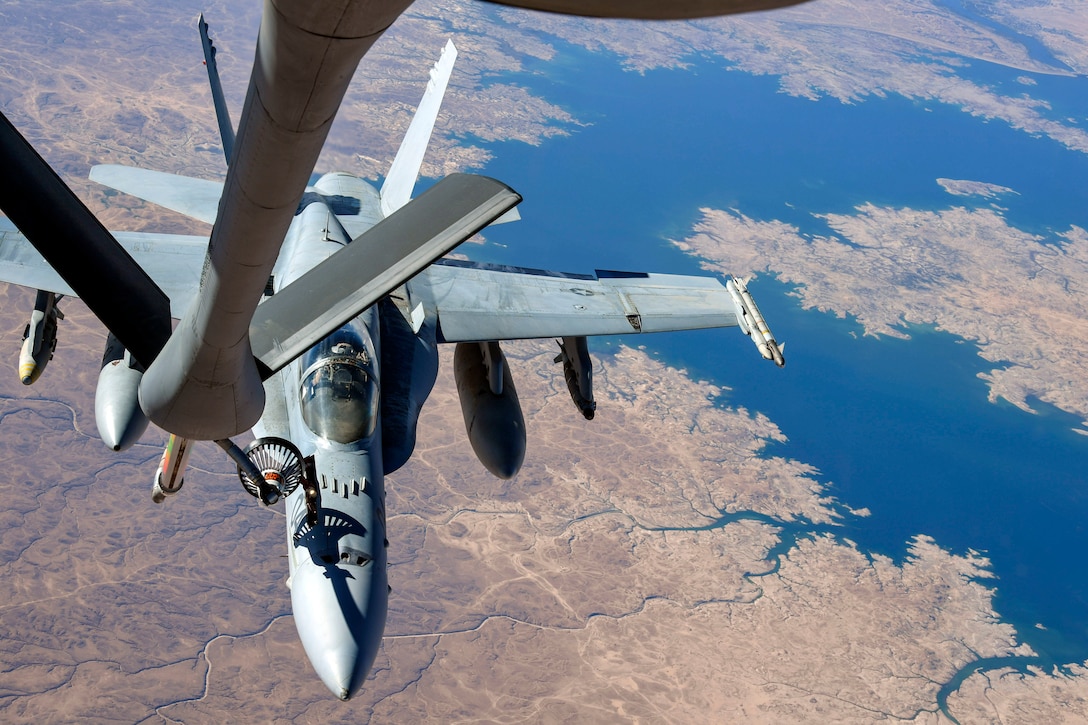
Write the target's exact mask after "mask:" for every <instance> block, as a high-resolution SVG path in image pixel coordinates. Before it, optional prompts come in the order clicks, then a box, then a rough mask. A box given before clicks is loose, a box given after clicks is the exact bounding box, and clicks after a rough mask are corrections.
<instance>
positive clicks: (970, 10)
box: [936, 0, 1069, 71]
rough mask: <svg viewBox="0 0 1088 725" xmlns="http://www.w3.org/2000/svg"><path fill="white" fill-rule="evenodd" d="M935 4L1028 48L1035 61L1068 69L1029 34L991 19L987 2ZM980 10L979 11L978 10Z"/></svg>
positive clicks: (964, 0) (971, 0)
mask: <svg viewBox="0 0 1088 725" xmlns="http://www.w3.org/2000/svg"><path fill="white" fill-rule="evenodd" d="M936 4H937V5H943V6H944V7H946V8H948V9H949V10H951V11H952V12H954V13H958V14H959V15H962V16H963V17H965V18H966V19H968V20H970V21H971V22H973V23H978V24H979V25H982V26H983V27H985V28H989V29H990V30H993V31H996V32H997V33H998V34H999V35H1003V36H1005V37H1006V38H1009V39H1010V40H1012V41H1014V42H1016V43H1019V44H1020V45H1022V46H1024V47H1025V48H1027V50H1028V54H1029V55H1030V56H1031V57H1032V58H1033V59H1034V60H1037V61H1040V62H1042V63H1046V64H1048V65H1051V66H1055V67H1056V68H1061V69H1063V70H1067V71H1068V70H1069V66H1067V65H1066V64H1065V63H1063V62H1062V61H1060V60H1058V59H1057V58H1056V57H1055V56H1054V54H1053V53H1051V52H1050V49H1049V48H1047V47H1046V45H1044V44H1043V43H1041V42H1039V41H1038V40H1036V39H1035V38H1033V37H1032V36H1030V35H1024V34H1022V33H1019V32H1017V31H1016V30H1014V29H1012V28H1010V27H1009V26H1007V25H1004V24H1002V23H1000V22H998V21H997V20H994V19H992V18H991V17H990V16H989V15H987V14H986V11H987V10H988V9H989V8H988V7H987V3H981V2H977V1H974V0H937V2H936ZM980 11H981V12H980Z"/></svg>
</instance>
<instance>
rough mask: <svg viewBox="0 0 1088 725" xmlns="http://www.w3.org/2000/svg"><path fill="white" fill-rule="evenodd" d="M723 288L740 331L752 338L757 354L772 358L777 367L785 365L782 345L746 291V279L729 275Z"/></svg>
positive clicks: (768, 358)
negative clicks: (730, 302) (729, 298)
mask: <svg viewBox="0 0 1088 725" xmlns="http://www.w3.org/2000/svg"><path fill="white" fill-rule="evenodd" d="M725 288H726V290H727V291H728V292H729V296H730V297H731V298H732V300H733V306H734V307H735V308H736V314H737V325H738V326H739V327H740V329H741V332H743V333H744V334H745V335H748V336H749V337H751V338H752V342H753V343H755V346H756V349H757V350H759V354H760V355H761V356H763V359H764V360H773V361H774V364H775V365H777V366H778V367H780V368H781V367H785V365H786V358H785V357H783V355H782V347H783V346H782V345H779V344H778V341H777V340H775V339H774V335H773V334H771V329H770V327H768V326H767V320H766V319H764V317H763V313H762V312H760V311H759V307H758V306H757V305H756V301H755V300H754V299H753V298H752V293H751V292H749V291H748V280H747V279H744V280H742V279H739V278H737V277H730V278H729V279H728V280H726V283H725Z"/></svg>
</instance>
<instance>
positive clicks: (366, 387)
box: [299, 323, 378, 443]
mask: <svg viewBox="0 0 1088 725" xmlns="http://www.w3.org/2000/svg"><path fill="white" fill-rule="evenodd" d="M367 340H369V335H368V334H367V332H366V328H365V327H363V326H362V325H359V324H357V323H348V324H347V325H345V326H344V327H341V328H340V329H339V330H337V331H336V332H334V333H332V334H331V335H329V336H328V337H326V338H325V339H324V340H322V341H321V342H320V343H318V344H317V345H316V346H314V347H313V348H311V349H310V350H309V351H308V352H307V353H306V354H305V355H304V356H303V359H302V370H303V373H302V385H301V387H300V389H299V397H300V403H301V408H302V419H303V420H304V421H305V422H306V425H307V426H308V427H309V428H310V430H312V431H313V432H314V433H315V434H317V435H318V436H319V437H321V438H324V439H326V440H330V441H334V442H336V443H353V442H355V441H359V440H363V439H366V438H369V437H370V436H372V435H373V434H374V430H375V427H376V425H377V419H378V381H377V378H376V376H375V375H374V365H373V356H372V355H371V353H370V349H369V347H368V345H367V342H366V341H367Z"/></svg>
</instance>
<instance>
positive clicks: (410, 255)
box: [250, 174, 521, 372]
mask: <svg viewBox="0 0 1088 725" xmlns="http://www.w3.org/2000/svg"><path fill="white" fill-rule="evenodd" d="M519 201H521V197H520V196H519V195H518V194H517V193H516V192H515V191H513V190H512V189H510V187H508V186H506V185H505V184H502V183H501V182H498V181H495V180H494V179H489V178H487V177H484V176H472V175H469V174H453V175H451V176H447V177H446V178H445V179H443V180H442V181H440V182H439V183H437V184H435V185H434V186H432V187H431V188H430V189H428V190H427V191H426V192H425V193H424V194H422V195H420V196H419V197H418V198H416V199H414V200H412V201H411V202H409V203H408V204H407V205H406V206H404V207H402V208H401V209H400V210H399V211H397V212H396V213H395V214H393V215H392V216H390V217H389V218H387V219H385V220H383V221H382V222H381V223H379V224H377V225H376V226H374V227H373V228H372V229H370V230H369V231H368V232H366V233H365V234H363V235H362V236H360V237H359V238H358V239H356V240H355V241H353V242H352V243H351V244H349V245H348V246H347V247H345V248H343V249H342V250H341V251H339V252H337V253H336V254H334V255H333V256H332V257H329V258H328V259H327V260H325V261H324V262H323V263H321V264H320V265H318V266H317V267H315V268H314V269H312V270H311V271H310V272H308V273H307V274H305V275H303V276H302V277H300V278H298V279H297V280H295V281H294V282H292V283H291V284H290V285H288V286H287V287H286V288H285V289H284V290H283V291H281V292H279V293H277V294H276V295H275V296H273V297H271V298H270V299H268V300H267V301H266V302H265V303H264V304H262V305H261V306H260V307H258V308H257V311H256V313H255V314H254V316H253V324H252V325H251V327H250V341H251V343H252V349H253V354H254V355H255V356H256V357H257V358H258V359H259V360H260V361H261V363H262V364H263V365H264V367H265V368H266V369H267V371H268V372H275V371H276V370H279V369H280V368H282V367H283V366H284V365H286V364H287V363H289V362H290V361H291V360H293V359H294V358H295V357H297V356H299V355H301V354H302V353H303V352H304V351H305V350H306V349H307V348H308V347H310V346H311V345H313V344H314V343H316V342H317V341H318V340H320V339H321V338H323V337H324V336H325V335H327V334H329V333H330V332H332V331H333V330H335V329H336V328H337V327H339V326H340V325H342V324H344V323H345V322H346V321H347V320H349V319H351V318H352V317H354V316H356V315H357V314H359V313H360V312H361V311H362V310H364V309H366V308H367V307H369V306H370V305H372V304H374V303H375V302H377V301H378V299H380V298H381V297H382V296H384V295H385V294H387V293H389V292H390V291H391V290H393V289H395V288H396V287H398V286H400V285H401V284H403V283H404V282H405V281H406V280H408V279H409V278H410V277H412V276H414V275H415V274H417V273H418V272H419V271H420V270H422V269H423V268H425V267H426V266H427V265H429V264H430V263H431V262H432V261H434V260H435V259H437V258H438V257H440V256H442V255H443V254H445V253H446V252H448V251H449V250H451V249H453V248H454V247H456V246H457V245H458V244H460V243H461V242H463V241H464V240H465V239H468V238H469V237H471V236H472V235H473V234H475V233H476V232H478V231H479V230H480V229H482V228H483V227H485V226H487V225H488V224H489V223H490V222H491V221H492V220H493V219H495V218H497V217H499V216H501V215H502V214H504V213H505V212H506V211H507V210H508V209H510V208H511V207H513V206H514V205H515V204H517V203H518V202H519Z"/></svg>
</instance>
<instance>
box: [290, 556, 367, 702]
mask: <svg viewBox="0 0 1088 725" xmlns="http://www.w3.org/2000/svg"><path fill="white" fill-rule="evenodd" d="M388 599H389V589H388V586H387V583H386V576H385V568H384V567H379V566H376V562H370V563H368V564H366V565H364V566H346V565H326V566H320V567H319V566H316V565H315V564H313V563H312V562H310V561H306V562H304V563H302V564H301V565H299V567H298V568H297V569H296V570H295V573H294V574H293V575H292V577H291V607H292V610H293V611H294V617H295V627H296V628H297V629H298V635H299V639H300V640H301V641H302V647H303V649H305V650H306V656H307V657H309V659H310V663H311V664H312V665H313V667H314V670H315V671H316V672H317V674H318V676H319V677H320V678H321V681H322V682H324V683H325V686H326V687H328V688H329V690H330V691H331V692H332V693H333V694H334V695H336V696H337V697H338V698H340V699H341V700H347V699H348V698H350V697H351V696H352V695H354V694H355V693H357V692H358V691H359V689H360V688H361V687H362V685H363V681H364V680H365V679H366V676H367V674H368V673H369V672H370V668H371V666H372V665H373V664H374V659H375V657H377V655H378V647H379V646H380V645H381V641H382V632H384V631H385V614H386V607H387V605H388Z"/></svg>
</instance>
